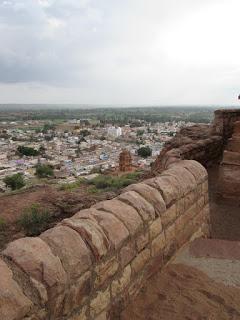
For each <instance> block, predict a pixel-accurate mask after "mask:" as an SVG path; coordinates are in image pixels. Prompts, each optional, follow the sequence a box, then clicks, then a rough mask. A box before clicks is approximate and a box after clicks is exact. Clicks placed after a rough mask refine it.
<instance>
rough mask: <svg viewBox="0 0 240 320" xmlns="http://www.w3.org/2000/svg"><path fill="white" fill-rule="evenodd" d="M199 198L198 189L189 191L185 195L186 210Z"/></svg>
mask: <svg viewBox="0 0 240 320" xmlns="http://www.w3.org/2000/svg"><path fill="white" fill-rule="evenodd" d="M196 200H197V193H196V190H194V191H192V192H190V193H188V194H187V195H186V196H185V197H184V211H187V210H188V208H190V207H191V206H192V204H194V203H195V202H196Z"/></svg>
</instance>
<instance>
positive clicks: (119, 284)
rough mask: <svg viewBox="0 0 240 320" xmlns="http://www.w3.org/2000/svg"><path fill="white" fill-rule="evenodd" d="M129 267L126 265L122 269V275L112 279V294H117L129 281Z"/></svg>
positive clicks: (114, 295)
mask: <svg viewBox="0 0 240 320" xmlns="http://www.w3.org/2000/svg"><path fill="white" fill-rule="evenodd" d="M131 273H132V272H131V267H130V265H128V266H127V267H126V268H125V269H124V270H123V274H122V276H121V277H120V278H119V279H117V280H114V281H113V282H112V284H111V289H112V296H113V297H116V296H117V295H119V294H120V293H121V292H122V291H123V290H124V289H125V288H126V287H127V286H128V285H129V283H130V280H131Z"/></svg>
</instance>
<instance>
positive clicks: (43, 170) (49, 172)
mask: <svg viewBox="0 0 240 320" xmlns="http://www.w3.org/2000/svg"><path fill="white" fill-rule="evenodd" d="M53 174H54V173H53V168H52V167H51V166H49V165H48V164H39V165H37V166H36V176H38V178H49V177H52V176H53Z"/></svg>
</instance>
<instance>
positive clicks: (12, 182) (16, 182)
mask: <svg viewBox="0 0 240 320" xmlns="http://www.w3.org/2000/svg"><path fill="white" fill-rule="evenodd" d="M3 181H4V183H5V184H6V186H7V187H10V188H11V189H12V190H17V189H21V188H22V187H24V186H25V181H24V178H23V175H22V174H21V173H16V174H13V175H12V176H7V177H5V178H4V180H3Z"/></svg>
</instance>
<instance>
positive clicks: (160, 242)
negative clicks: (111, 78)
mask: <svg viewBox="0 0 240 320" xmlns="http://www.w3.org/2000/svg"><path fill="white" fill-rule="evenodd" d="M165 245H166V239H165V235H164V232H162V233H161V234H160V235H159V236H158V237H157V238H155V239H154V240H153V242H152V256H153V257H155V256H158V255H159V254H161V253H162V252H163V249H164V247H165Z"/></svg>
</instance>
